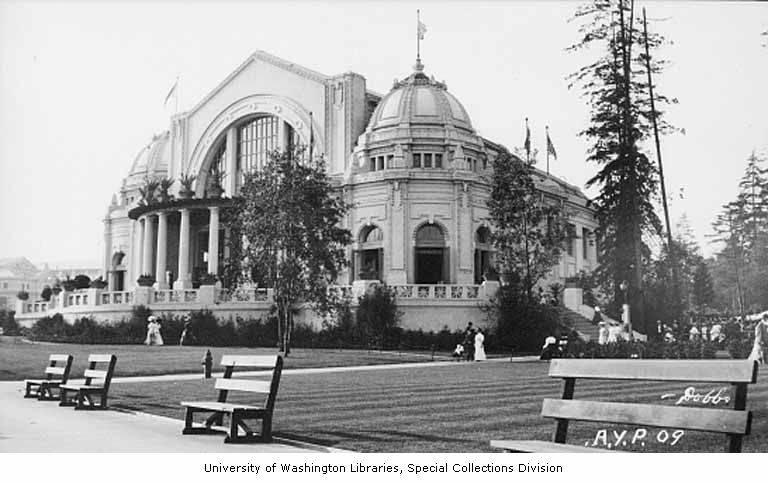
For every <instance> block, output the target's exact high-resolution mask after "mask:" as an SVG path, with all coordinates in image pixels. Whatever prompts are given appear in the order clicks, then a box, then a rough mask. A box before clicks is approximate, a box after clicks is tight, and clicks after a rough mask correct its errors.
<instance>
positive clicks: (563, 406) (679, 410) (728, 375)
mask: <svg viewBox="0 0 768 483" xmlns="http://www.w3.org/2000/svg"><path fill="white" fill-rule="evenodd" d="M549 375H550V377H558V378H563V379H564V381H565V385H564V388H563V397H562V399H545V400H544V404H543V406H542V411H541V414H542V416H544V417H547V418H554V419H557V427H556V429H555V436H554V440H555V442H557V443H565V440H566V436H567V432H568V421H569V420H577V421H589V422H601V423H615V424H630V425H640V426H652V427H662V428H678V429H684V430H685V429H688V430H697V431H707V432H713V433H721V434H726V435H727V436H728V446H727V448H728V451H730V452H739V451H741V443H742V439H743V437H744V436H745V435H747V434H749V432H750V428H751V422H752V412H751V411H746V410H745V409H746V404H747V385H748V384H754V383H755V382H756V381H757V362H756V361H749V360H738V361H707V360H627V359H554V360H552V362H551V364H550V367H549ZM576 379H610V380H634V381H680V382H683V381H685V382H703V383H720V384H731V385H733V386H734V388H735V394H734V404H733V409H714V408H712V409H710V408H697V407H688V406H663V405H658V404H636V403H616V402H600V401H586V400H573V395H574V390H575V386H576Z"/></svg>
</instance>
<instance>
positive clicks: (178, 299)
mask: <svg viewBox="0 0 768 483" xmlns="http://www.w3.org/2000/svg"><path fill="white" fill-rule="evenodd" d="M152 302H153V303H156V304H183V303H191V302H197V290H195V289H178V290H174V289H170V290H155V291H154V292H153V295H152Z"/></svg>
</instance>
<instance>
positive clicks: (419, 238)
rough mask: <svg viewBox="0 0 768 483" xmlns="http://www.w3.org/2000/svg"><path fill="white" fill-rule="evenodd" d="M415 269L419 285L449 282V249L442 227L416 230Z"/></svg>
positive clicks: (426, 227)
mask: <svg viewBox="0 0 768 483" xmlns="http://www.w3.org/2000/svg"><path fill="white" fill-rule="evenodd" d="M414 268H415V271H414V275H415V277H414V278H415V282H416V283H417V284H443V283H447V282H448V278H449V276H450V275H449V268H448V248H447V247H446V246H445V233H444V232H443V229H442V228H440V226H438V225H435V224H426V225H422V226H421V227H419V229H418V230H416V243H415V246H414Z"/></svg>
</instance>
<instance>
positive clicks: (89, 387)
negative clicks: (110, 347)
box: [59, 354, 117, 409]
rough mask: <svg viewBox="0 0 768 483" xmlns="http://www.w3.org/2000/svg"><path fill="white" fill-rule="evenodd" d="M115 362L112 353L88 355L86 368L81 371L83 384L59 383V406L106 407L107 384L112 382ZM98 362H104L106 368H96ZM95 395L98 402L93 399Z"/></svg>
mask: <svg viewBox="0 0 768 483" xmlns="http://www.w3.org/2000/svg"><path fill="white" fill-rule="evenodd" d="M116 363H117V356H116V355H114V354H91V355H89V356H88V369H86V370H85V372H84V373H83V377H85V382H84V383H83V384H62V385H60V386H59V389H60V391H61V399H60V401H61V402H59V406H74V407H75V409H107V395H108V394H109V384H110V383H111V382H112V374H113V373H114V372H115V364H116ZM99 364H106V365H107V368H106V370H104V369H96V368H97V367H99ZM101 367H103V366H101ZM69 393H74V395H73V397H72V398H70V395H69ZM96 396H98V397H99V403H98V404H97V403H96V402H95V400H94V398H95V397H96ZM86 401H87V404H86Z"/></svg>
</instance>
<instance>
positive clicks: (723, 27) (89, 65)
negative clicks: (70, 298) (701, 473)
mask: <svg viewBox="0 0 768 483" xmlns="http://www.w3.org/2000/svg"><path fill="white" fill-rule="evenodd" d="M636 3H637V5H638V7H642V6H645V7H646V8H647V10H648V17H649V21H650V23H651V25H650V28H651V29H652V30H655V31H658V32H660V33H662V34H663V35H665V36H666V37H667V38H668V39H669V40H670V41H671V43H670V44H669V45H666V46H665V47H664V48H663V50H662V51H661V52H660V55H661V56H662V57H664V58H666V59H668V60H669V61H670V66H669V67H668V69H667V70H666V72H665V73H664V74H663V75H661V76H658V77H657V78H655V79H654V80H655V83H656V84H657V89H658V91H659V92H660V93H663V94H666V95H668V96H670V97H675V98H677V99H678V101H679V102H678V103H677V104H675V105H673V106H670V107H669V108H668V120H669V121H670V122H671V123H672V124H674V125H675V126H677V127H679V128H682V129H684V130H685V134H674V135H669V136H665V137H664V138H662V140H661V145H662V155H663V161H664V169H665V174H666V178H667V186H668V188H667V189H668V192H669V193H670V204H671V205H670V209H671V217H672V219H673V220H678V219H679V218H680V217H681V216H682V215H683V214H685V216H686V217H687V218H688V220H689V224H690V226H691V228H692V229H693V232H694V234H695V236H696V237H697V239H698V240H699V241H700V243H701V245H702V248H703V249H704V253H705V254H709V253H711V252H712V250H713V247H712V245H711V244H709V240H708V239H707V237H706V235H707V234H709V233H711V229H710V224H711V222H712V221H713V219H714V218H715V216H716V214H717V212H718V210H719V209H720V207H721V205H723V204H724V203H727V202H728V201H730V200H732V199H733V198H734V197H735V195H736V192H737V187H738V181H739V179H740V177H741V176H742V174H743V171H744V168H745V166H746V158H747V157H748V156H749V154H750V153H751V152H752V151H753V150H756V151H757V152H758V153H763V154H766V155H768V46H765V44H766V43H768V38H766V37H761V36H760V33H761V32H763V31H766V30H768V3H763V4H760V3H741V2H726V3H719V2H693V3H689V2H661V1H640V0H637V2H636ZM580 4H581V2H576V1H572V2H571V1H569V2H555V1H545V2H523V1H509V2H504V1H494V2H489V3H483V2H476V1H473V2H471V3H470V2H463V1H452V2H441V3H437V2H407V3H406V2H387V3H374V2H366V1H360V2H299V3H288V2H280V3H269V2H244V1H243V2H234V3H225V2H215V3H214V2H204V1H187V2H172V3H161V2H152V3H150V2H131V3H119V2H112V1H109V2H95V1H92V2H81V3H76V2H67V1H58V2H55V3H53V2H50V3H49V2H41V1H29V2H8V1H5V0H0V227H2V235H0V258H5V257H17V256H24V257H27V258H28V259H30V260H32V261H33V262H36V263H41V262H51V263H57V262H69V263H74V262H82V263H89V264H91V265H93V266H98V264H99V260H101V256H102V255H101V254H102V250H103V223H102V220H103V219H104V216H105V214H106V210H107V207H108V205H109V202H110V200H111V197H112V194H113V193H115V192H117V190H118V189H119V187H120V183H121V180H122V178H123V177H124V176H126V175H127V173H128V170H129V168H130V165H131V163H132V161H133V159H134V157H135V156H136V154H137V153H138V152H139V150H140V149H141V148H142V147H143V146H145V145H147V144H148V143H149V141H150V140H151V138H152V135H153V134H155V133H159V132H161V131H163V130H165V129H167V128H168V125H169V121H168V119H169V116H170V115H171V114H173V112H172V109H173V108H174V107H175V106H171V105H169V106H168V107H165V106H164V105H163V101H164V98H165V95H166V93H167V92H168V90H169V88H170V87H171V86H172V85H173V82H174V80H175V79H176V77H177V76H179V78H180V80H179V105H178V108H179V110H181V111H183V110H186V109H189V108H191V107H192V106H194V105H195V104H196V103H197V102H198V101H199V100H200V99H201V98H202V97H203V96H204V95H205V94H206V93H208V92H209V91H210V90H212V89H213V88H214V87H216V85H218V83H219V82H221V81H222V80H223V79H224V78H225V77H226V76H227V75H228V74H229V73H231V72H232V71H233V70H234V69H235V68H236V67H237V66H239V65H240V64H241V63H242V62H243V61H244V60H245V59H246V58H247V57H248V56H249V55H250V54H251V53H252V52H253V51H255V50H265V51H267V52H270V53H272V54H274V55H277V56H279V57H282V58H284V59H287V60H289V61H291V62H295V63H297V64H300V65H303V66H305V67H308V68H310V69H313V70H316V71H319V72H322V73H324V74H328V75H334V74H339V73H342V72H347V71H354V72H357V73H359V74H362V75H363V76H364V77H365V78H366V81H367V87H368V88H369V89H371V90H373V91H376V92H380V93H386V92H388V91H389V89H390V88H391V86H392V81H393V80H394V79H395V78H403V77H405V76H407V75H408V74H409V73H410V72H411V70H412V65H413V64H414V60H415V50H416V49H415V43H416V41H415V30H416V18H415V17H416V8H420V9H421V19H422V22H423V23H424V24H425V25H426V27H427V33H426V35H425V39H424V40H423V41H422V45H421V54H422V61H423V63H424V64H425V66H426V73H427V74H429V75H434V76H435V78H437V79H438V80H445V82H446V83H447V86H448V90H449V91H450V92H452V93H453V94H454V95H455V96H456V97H457V98H458V99H459V100H460V101H461V102H462V104H463V105H464V107H465V108H466V110H467V112H468V113H469V115H470V117H471V119H472V122H473V125H474V127H475V129H476V130H477V131H478V133H479V134H480V135H482V136H485V137H487V138H489V139H491V140H494V141H496V142H500V143H502V144H505V145H507V146H508V147H515V146H521V145H522V144H523V140H524V137H525V118H526V117H528V118H529V121H530V128H531V134H532V140H533V147H534V148H539V149H540V150H541V152H542V153H543V152H544V147H545V144H544V143H545V130H544V127H545V126H546V125H548V126H549V128H550V135H551V138H552V141H553V143H554V145H555V148H556V149H557V154H558V159H557V160H553V161H552V164H551V171H552V172H553V173H554V174H556V175H558V176H560V177H562V178H564V179H565V180H567V181H568V182H570V183H572V184H575V185H577V186H579V187H581V188H585V183H586V181H587V180H588V179H589V178H590V177H591V176H592V175H593V174H594V173H595V171H596V168H597V167H596V166H595V165H594V164H591V163H587V162H586V161H585V159H586V152H587V148H588V141H587V140H586V139H584V138H581V137H579V135H578V133H579V132H580V131H581V130H582V129H584V128H585V126H587V123H588V119H589V110H588V106H587V104H586V99H584V98H583V97H582V95H581V92H580V91H579V90H578V89H569V87H568V81H567V80H566V77H567V76H568V74H570V73H572V72H574V71H575V70H577V69H578V68H579V67H580V66H582V65H586V64H587V63H588V62H590V61H591V60H592V59H593V58H594V56H595V55H597V53H598V52H583V53H578V54H574V53H570V52H566V50H565V48H566V47H568V46H569V45H571V44H573V43H574V42H576V41H577V40H578V38H579V37H578V32H577V27H578V23H575V22H569V19H570V18H571V17H572V16H573V13H574V11H575V10H576V8H577V7H578V6H579V5H580ZM169 104H173V102H171V103H169ZM647 148H648V152H649V153H651V154H652V158H653V159H654V160H655V159H656V156H655V153H654V151H653V149H652V145H648V146H647ZM540 166H542V165H540ZM586 193H587V194H588V195H590V196H594V195H595V194H596V191H595V190H594V189H588V190H586ZM673 223H674V221H673Z"/></svg>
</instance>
